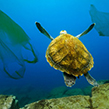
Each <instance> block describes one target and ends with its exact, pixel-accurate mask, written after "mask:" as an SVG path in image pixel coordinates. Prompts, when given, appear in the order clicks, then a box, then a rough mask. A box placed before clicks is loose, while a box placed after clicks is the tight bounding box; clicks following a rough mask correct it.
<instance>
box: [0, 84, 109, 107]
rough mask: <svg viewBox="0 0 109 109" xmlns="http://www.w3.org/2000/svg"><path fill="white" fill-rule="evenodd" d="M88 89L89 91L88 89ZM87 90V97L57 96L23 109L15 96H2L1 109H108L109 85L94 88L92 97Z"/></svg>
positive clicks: (0, 98) (27, 105)
mask: <svg viewBox="0 0 109 109" xmlns="http://www.w3.org/2000/svg"><path fill="white" fill-rule="evenodd" d="M61 88H62V89H64V91H66V93H68V91H67V89H65V88H64V87H61ZM90 88H91V87H89V89H90ZM86 89H87V90H88V87H87V88H86ZM55 90H58V89H55ZM76 90H77V89H76ZM76 90H74V91H73V89H72V90H69V91H71V92H75V91H76ZM87 90H86V93H87V94H86V95H80V94H79V93H78V95H74V96H67V97H66V96H64V97H60V98H55V97H56V96H55V95H54V98H51V96H49V97H48V98H45V99H42V100H39V101H36V102H33V103H30V104H26V105H25V106H24V107H22V108H20V107H19V104H20V101H18V100H17V98H16V97H15V96H12V95H9V96H7V95H0V109H108V107H109V83H105V84H101V85H99V86H98V87H93V88H92V89H91V94H90V95H88V93H89V92H87ZM71 92H70V93H71ZM79 92H80V93H81V90H79ZM52 93H53V91H52ZM61 93H62V90H61ZM55 94H56V93H55ZM58 96H63V95H58ZM52 97H53V96H52ZM25 100H26V98H25Z"/></svg>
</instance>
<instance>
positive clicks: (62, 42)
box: [46, 34, 94, 77]
mask: <svg viewBox="0 0 109 109" xmlns="http://www.w3.org/2000/svg"><path fill="white" fill-rule="evenodd" d="M46 59H47V61H48V62H49V64H50V65H51V66H52V67H54V68H55V69H57V70H60V71H62V72H66V73H67V74H69V75H73V76H76V77H78V76H81V75H83V74H85V73H87V71H89V70H90V69H91V68H92V67H93V64H94V62H93V57H92V55H91V54H90V53H89V52H88V50H87V49H86V47H85V46H84V44H83V43H82V42H81V41H80V40H79V39H78V38H76V37H74V36H72V35H70V34H61V35H59V36H58V37H56V38H55V39H54V40H52V41H51V43H50V44H49V46H48V48H47V51H46Z"/></svg>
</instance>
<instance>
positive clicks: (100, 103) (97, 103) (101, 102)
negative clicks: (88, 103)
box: [91, 83, 109, 109]
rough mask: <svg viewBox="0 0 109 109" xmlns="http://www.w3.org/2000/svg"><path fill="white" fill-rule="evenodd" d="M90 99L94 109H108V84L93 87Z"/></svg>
mask: <svg viewBox="0 0 109 109" xmlns="http://www.w3.org/2000/svg"><path fill="white" fill-rule="evenodd" d="M91 99H92V105H93V108H94V109H109V83H107V84H103V85H100V86H98V87H94V88H93V89H92V98H91Z"/></svg>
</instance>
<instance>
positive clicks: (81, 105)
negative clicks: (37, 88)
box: [22, 95, 90, 109]
mask: <svg viewBox="0 0 109 109" xmlns="http://www.w3.org/2000/svg"><path fill="white" fill-rule="evenodd" d="M22 109H90V97H89V96H82V95H78V96H71V97H63V98H58V99H49V100H40V101H38V102H35V103H31V104H30V105H26V106H25V107H24V108H22Z"/></svg>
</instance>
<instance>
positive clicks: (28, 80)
mask: <svg viewBox="0 0 109 109" xmlns="http://www.w3.org/2000/svg"><path fill="white" fill-rule="evenodd" d="M91 4H93V5H94V6H95V7H96V8H97V9H98V10H99V11H102V12H108V13H109V1H108V0H82V1H81V0H0V10H2V11H3V12H4V13H6V14H7V15H8V16H9V17H10V18H11V19H12V20H14V21H15V22H16V23H17V24H18V25H19V26H21V27H22V28H23V30H24V31H25V32H26V33H27V35H28V36H29V37H30V39H31V41H30V42H31V43H32V44H33V46H34V48H35V50H36V53H37V56H38V62H37V63H35V64H28V63H25V64H26V72H25V74H24V77H23V78H21V79H18V80H15V79H12V78H8V77H5V76H4V75H3V74H2V73H1V74H0V87H1V88H0V89H2V88H3V87H4V88H7V87H11V88H15V87H19V88H22V87H26V86H33V87H35V89H36V90H38V92H37V93H38V94H39V95H40V94H42V92H43V93H49V92H50V91H51V90H52V89H53V88H56V87H61V86H65V84H64V79H63V76H62V72H60V71H58V70H55V69H54V68H52V67H51V66H50V65H49V64H48V63H47V61H46V58H45V52H46V49H47V47H48V45H49V43H50V42H51V41H50V39H48V38H47V37H46V36H44V35H43V34H41V33H40V32H39V30H38V29H37V28H36V25H35V22H36V21H38V22H40V23H41V25H42V26H43V27H44V28H45V29H46V30H47V31H48V33H49V34H50V35H51V36H52V37H54V38H55V37H57V36H58V35H59V32H60V31H61V30H66V31H67V32H68V33H69V34H72V35H74V36H76V35H78V34H80V33H81V32H83V31H84V30H85V29H87V28H88V26H89V25H90V24H92V21H91V17H90V14H89V10H90V5H91ZM80 40H81V41H82V42H83V44H84V45H85V46H86V48H87V49H88V51H89V52H90V53H91V54H92V56H93V58H94V67H93V68H92V69H91V71H89V73H90V74H91V75H92V76H93V77H94V78H95V79H96V80H97V81H98V80H106V79H109V36H99V34H98V32H97V31H96V30H95V28H93V29H92V30H91V31H90V32H89V33H88V34H86V35H84V36H82V37H81V38H80ZM30 57H31V55H30ZM88 85H89V83H88V82H87V81H86V79H85V77H84V76H82V77H80V78H79V79H78V78H77V81H76V84H75V85H74V86H73V87H72V88H71V89H73V88H84V87H86V86H88ZM39 90H41V91H42V92H41V93H40V91H39ZM7 93H8V92H7Z"/></svg>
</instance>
